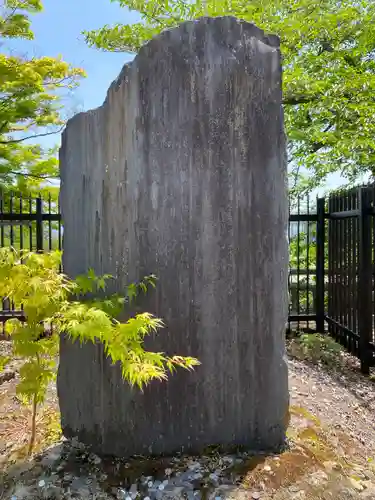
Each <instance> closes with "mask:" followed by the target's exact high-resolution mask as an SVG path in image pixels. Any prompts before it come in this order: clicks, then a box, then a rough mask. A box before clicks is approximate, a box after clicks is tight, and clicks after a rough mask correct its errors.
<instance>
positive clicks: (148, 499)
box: [143, 497, 151, 500]
mask: <svg viewBox="0 0 375 500" xmlns="http://www.w3.org/2000/svg"><path fill="white" fill-rule="evenodd" d="M143 500H151V498H150V497H144V499H143Z"/></svg>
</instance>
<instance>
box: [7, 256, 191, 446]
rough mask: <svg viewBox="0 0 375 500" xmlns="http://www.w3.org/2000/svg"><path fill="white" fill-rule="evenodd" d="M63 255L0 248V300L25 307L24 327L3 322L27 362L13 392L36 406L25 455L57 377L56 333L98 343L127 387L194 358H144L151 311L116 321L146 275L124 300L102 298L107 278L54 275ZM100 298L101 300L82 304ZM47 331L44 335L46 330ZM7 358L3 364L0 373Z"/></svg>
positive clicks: (151, 282)
mask: <svg viewBox="0 0 375 500" xmlns="http://www.w3.org/2000/svg"><path fill="white" fill-rule="evenodd" d="M60 264H61V253H60V252H51V253H45V254H37V253H30V252H29V253H26V252H15V251H14V250H11V249H8V248H1V249H0V290H1V294H2V296H3V297H5V298H7V299H9V300H11V301H13V302H14V303H15V304H22V305H23V310H24V314H25V318H26V321H25V322H21V321H19V320H17V319H14V320H9V321H8V322H7V323H6V330H7V332H8V333H9V335H10V336H11V340H12V346H13V356H15V357H21V358H23V359H24V364H23V366H22V368H21V370H20V382H19V384H18V386H17V393H18V394H19V395H20V396H21V397H23V398H24V399H25V400H26V401H27V402H31V403H32V405H33V429H32V437H31V441H30V451H31V449H32V445H33V442H34V438H35V414H36V410H37V406H38V405H39V404H40V403H42V402H43V400H44V398H45V395H46V390H47V387H48V385H49V383H50V382H51V381H53V380H54V379H55V376H56V358H57V355H58V350H59V339H60V334H65V335H68V336H69V337H70V338H71V340H72V341H79V342H81V343H84V342H93V343H95V342H97V341H99V342H101V343H102V344H103V345H104V350H105V354H106V356H107V357H108V358H109V360H110V361H111V363H112V364H117V363H119V364H120V366H121V371H122V376H123V378H124V380H125V381H127V382H128V383H129V384H130V385H131V386H137V387H139V388H140V389H142V388H143V387H144V386H145V385H146V384H148V383H149V382H150V381H151V380H154V379H157V380H165V379H166V378H167V374H168V372H173V371H174V370H175V369H176V368H179V367H180V368H185V369H188V370H190V369H192V368H193V367H194V366H196V365H198V364H199V362H198V361H197V360H196V359H195V358H191V357H182V356H172V357H170V356H167V355H165V354H164V353H161V352H149V351H146V350H145V349H144V346H143V342H144V339H145V337H146V336H147V335H150V334H151V333H155V332H157V331H158V330H160V329H161V328H162V327H163V322H162V320H160V319H158V318H156V317H154V316H152V315H151V314H149V313H142V314H137V315H136V316H135V317H132V318H130V319H129V320H128V321H126V322H119V321H118V320H117V319H116V317H117V316H118V315H119V313H120V312H121V311H122V310H123V309H124V307H126V306H127V305H129V304H130V303H131V302H132V301H133V300H135V298H136V297H137V295H138V294H139V293H140V292H142V293H146V292H147V290H148V289H149V288H150V287H154V286H155V277H154V276H148V277H146V278H144V279H143V280H142V281H141V282H140V283H138V284H131V285H129V287H128V288H127V289H126V291H125V293H124V294H123V295H120V294H107V292H106V289H107V283H108V281H109V280H111V279H112V277H111V276H109V275H105V276H101V277H97V276H96V275H95V273H94V272H93V271H92V270H90V271H89V272H88V274H87V275H85V276H79V277H78V278H77V279H76V280H74V281H73V280H70V279H69V278H68V277H67V276H65V275H64V274H62V273H60V272H59V267H60ZM99 292H101V295H102V298H100V299H99V298H91V299H88V298H87V294H89V295H90V296H95V295H97V294H98V293H99ZM50 325H52V328H51V330H50V331H49V332H48V335H45V329H46V327H48V326H50ZM7 361H8V360H4V359H3V360H2V362H0V369H1V368H4V366H6V363H7Z"/></svg>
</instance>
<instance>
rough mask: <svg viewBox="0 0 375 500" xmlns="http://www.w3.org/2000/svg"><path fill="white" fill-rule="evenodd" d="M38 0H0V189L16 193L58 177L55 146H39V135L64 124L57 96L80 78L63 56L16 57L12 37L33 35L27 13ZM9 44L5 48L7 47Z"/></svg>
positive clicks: (39, 7) (34, 9)
mask: <svg viewBox="0 0 375 500" xmlns="http://www.w3.org/2000/svg"><path fill="white" fill-rule="evenodd" d="M41 10H42V3H41V1H40V0H5V1H4V2H3V8H2V12H0V40H1V43H2V45H3V47H6V48H7V50H5V51H2V53H1V54H0V188H2V189H7V188H9V187H12V188H13V189H16V190H19V191H21V192H25V191H28V190H30V189H33V188H39V187H40V185H41V183H43V182H45V181H46V180H47V179H51V178H54V177H58V161H57V158H56V148H54V149H44V148H43V147H42V146H40V145H39V144H38V140H39V138H41V137H43V136H46V135H51V134H55V133H57V132H59V131H60V130H61V128H62V126H63V123H64V121H63V119H62V115H61V110H62V105H61V103H59V96H60V97H61V96H62V94H63V92H64V91H65V90H67V89H72V88H73V87H75V86H76V84H77V79H78V78H79V77H80V76H83V71H82V70H81V69H77V68H73V67H72V66H71V65H69V64H68V63H66V62H64V61H63V60H62V59H56V58H52V57H41V58H36V57H33V58H28V57H25V56H21V55H16V54H15V53H14V50H13V49H12V46H11V42H12V41H13V40H14V39H26V40H32V39H33V32H32V31H31V21H30V15H31V14H34V13H38V12H40V11H41ZM9 44H10V46H8V45H9Z"/></svg>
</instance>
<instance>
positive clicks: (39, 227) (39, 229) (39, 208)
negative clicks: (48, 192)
mask: <svg viewBox="0 0 375 500" xmlns="http://www.w3.org/2000/svg"><path fill="white" fill-rule="evenodd" d="M36 250H37V252H43V202H42V198H41V197H40V196H39V197H38V198H37V199H36Z"/></svg>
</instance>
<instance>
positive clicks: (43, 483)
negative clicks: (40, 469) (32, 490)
mask: <svg viewBox="0 0 375 500" xmlns="http://www.w3.org/2000/svg"><path fill="white" fill-rule="evenodd" d="M45 485H46V482H45V481H44V479H41V480H40V481H39V483H38V486H39V488H43V487H44V486H45Z"/></svg>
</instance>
